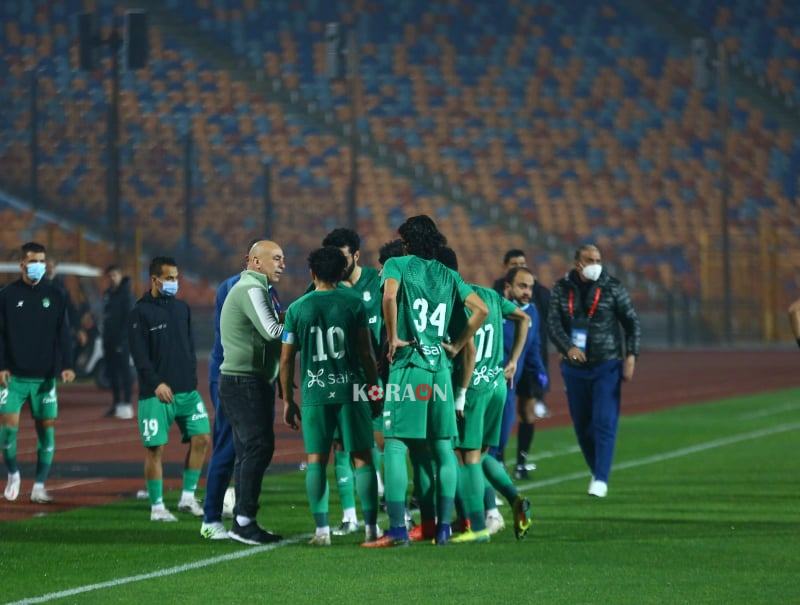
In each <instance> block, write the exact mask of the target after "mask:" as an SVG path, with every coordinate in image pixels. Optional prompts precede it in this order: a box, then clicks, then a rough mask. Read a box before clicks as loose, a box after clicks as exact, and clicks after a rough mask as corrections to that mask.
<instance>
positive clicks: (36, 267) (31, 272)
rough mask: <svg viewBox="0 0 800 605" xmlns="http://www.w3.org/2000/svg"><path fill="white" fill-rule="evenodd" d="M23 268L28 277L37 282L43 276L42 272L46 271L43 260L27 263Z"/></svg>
mask: <svg viewBox="0 0 800 605" xmlns="http://www.w3.org/2000/svg"><path fill="white" fill-rule="evenodd" d="M25 270H26V272H27V274H28V279H30V280H31V281H32V282H38V281H41V279H42V278H43V277H44V274H45V272H46V271H47V267H46V266H45V264H44V263H43V262H38V261H37V262H32V263H28V265H27V267H26V268H25Z"/></svg>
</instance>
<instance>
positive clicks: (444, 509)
mask: <svg viewBox="0 0 800 605" xmlns="http://www.w3.org/2000/svg"><path fill="white" fill-rule="evenodd" d="M432 449H433V459H434V463H435V465H436V495H437V502H436V512H437V520H438V524H439V525H440V526H441V525H442V524H449V523H450V521H451V519H452V518H453V500H454V498H455V496H456V484H457V483H458V460H457V459H456V453H455V452H454V451H453V443H452V441H451V440H450V439H436V440H435V441H434V442H433V448H432Z"/></svg>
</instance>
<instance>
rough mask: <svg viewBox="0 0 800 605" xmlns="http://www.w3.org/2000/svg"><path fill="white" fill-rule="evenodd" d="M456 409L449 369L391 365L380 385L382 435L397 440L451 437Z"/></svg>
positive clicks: (454, 425)
mask: <svg viewBox="0 0 800 605" xmlns="http://www.w3.org/2000/svg"><path fill="white" fill-rule="evenodd" d="M456 434H457V431H456V412H455V402H454V400H453V384H452V377H451V375H450V369H449V368H442V369H440V370H438V371H431V370H426V369H422V368H417V367H414V366H408V367H394V366H393V367H392V368H391V369H390V370H389V380H388V382H387V384H386V387H385V388H384V404H383V435H384V436H385V437H396V438H399V439H426V438H428V439H450V438H452V437H455V436H456Z"/></svg>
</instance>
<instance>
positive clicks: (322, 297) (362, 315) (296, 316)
mask: <svg viewBox="0 0 800 605" xmlns="http://www.w3.org/2000/svg"><path fill="white" fill-rule="evenodd" d="M367 326H368V324H367V315H366V312H365V311H364V305H363V304H362V301H361V299H360V298H358V296H356V295H355V293H354V292H351V291H349V289H347V290H344V289H342V288H337V289H336V290H325V291H322V292H317V291H313V292H309V293H308V294H305V295H304V296H301V297H300V298H298V299H297V300H296V301H295V302H293V303H292V304H291V305H289V309H288V310H287V311H286V319H285V322H284V328H283V342H285V343H288V344H294V345H295V346H296V347H297V350H298V351H299V352H300V380H301V383H302V397H303V402H302V403H303V405H319V404H326V403H331V404H337V403H350V402H352V401H353V385H354V384H357V383H360V382H363V369H362V368H361V363H360V362H359V358H358V332H359V330H360V329H361V328H366V327H367Z"/></svg>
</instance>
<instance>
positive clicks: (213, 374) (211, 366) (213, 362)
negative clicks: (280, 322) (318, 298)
mask: <svg viewBox="0 0 800 605" xmlns="http://www.w3.org/2000/svg"><path fill="white" fill-rule="evenodd" d="M240 277H241V274H240V273H237V274H236V275H231V276H230V277H229V278H228V279H226V280H225V281H224V282H222V283H221V284H220V285H219V287H218V288H217V296H216V298H215V299H214V306H215V309H214V346H213V347H212V348H211V356H210V357H209V359H208V381H209V382H217V381H218V380H219V367H220V366H221V365H222V358H223V351H222V337H221V336H220V333H219V315H220V313H222V305H224V304H225V299H226V298H228V292H230V291H231V288H233V286H235V285H236V283H237V282H238V281H239V278H240ZM269 292H270V294H271V295H272V302H273V303H274V304H275V310H276V311H277V312H278V313H280V312H281V311H282V309H281V303H280V300H279V299H278V291H277V290H275V288H273V287H272V286H270V287H269Z"/></svg>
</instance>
